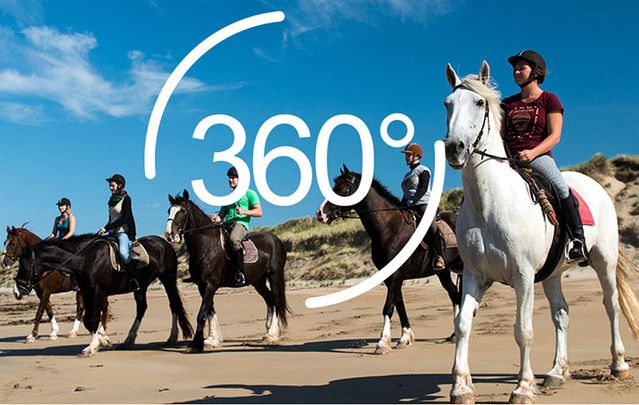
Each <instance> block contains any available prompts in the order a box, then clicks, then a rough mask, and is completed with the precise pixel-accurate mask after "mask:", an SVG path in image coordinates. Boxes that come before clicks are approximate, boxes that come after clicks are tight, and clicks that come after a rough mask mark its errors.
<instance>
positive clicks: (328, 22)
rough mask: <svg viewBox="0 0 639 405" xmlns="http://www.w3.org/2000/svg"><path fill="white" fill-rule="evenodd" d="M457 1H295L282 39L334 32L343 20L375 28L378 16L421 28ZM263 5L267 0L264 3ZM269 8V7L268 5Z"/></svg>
mask: <svg viewBox="0 0 639 405" xmlns="http://www.w3.org/2000/svg"><path fill="white" fill-rule="evenodd" d="M458 1H459V0H349V1H345V0H298V1H297V10H295V11H293V12H292V13H288V15H287V19H288V20H289V21H290V23H291V29H290V30H289V31H288V32H287V33H286V34H285V40H295V39H296V38H297V37H299V36H300V35H302V34H305V33H308V32H311V31H314V30H317V29H324V30H328V29H335V28H336V27H337V26H338V25H339V23H340V22H341V21H343V20H351V21H357V22H361V23H365V24H369V25H378V24H379V23H380V20H381V17H399V18H400V19H401V20H402V21H410V22H414V23H417V24H422V25H425V24H426V23H427V22H428V21H429V20H430V19H432V18H433V17H435V16H438V15H442V14H446V13H447V12H449V11H451V9H452V8H453V6H454V3H455V2H458ZM264 2H265V3H266V4H269V3H268V0H264ZM269 5H270V4H269Z"/></svg>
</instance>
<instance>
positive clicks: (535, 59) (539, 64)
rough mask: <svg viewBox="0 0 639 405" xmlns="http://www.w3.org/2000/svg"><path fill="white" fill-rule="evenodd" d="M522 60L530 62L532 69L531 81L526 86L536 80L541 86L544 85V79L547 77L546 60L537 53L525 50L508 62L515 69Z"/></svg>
mask: <svg viewBox="0 0 639 405" xmlns="http://www.w3.org/2000/svg"><path fill="white" fill-rule="evenodd" d="M520 60H523V61H526V62H528V63H529V64H530V67H531V69H532V74H531V75H530V79H529V80H528V82H527V83H525V84H528V83H530V82H532V81H533V80H535V79H537V82H538V83H539V84H542V83H543V82H544V78H545V77H546V61H545V60H544V58H543V57H542V56H541V55H540V54H538V53H537V52H535V51H531V50H530V49H526V50H523V51H521V52H519V53H518V54H517V55H513V56H511V57H510V58H508V62H509V63H510V64H511V65H512V66H513V67H515V64H516V63H517V62H518V61H520Z"/></svg>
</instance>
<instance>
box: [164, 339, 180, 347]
mask: <svg viewBox="0 0 639 405" xmlns="http://www.w3.org/2000/svg"><path fill="white" fill-rule="evenodd" d="M177 344H178V340H177V338H168V339H167V341H166V345H167V346H175V345H177Z"/></svg>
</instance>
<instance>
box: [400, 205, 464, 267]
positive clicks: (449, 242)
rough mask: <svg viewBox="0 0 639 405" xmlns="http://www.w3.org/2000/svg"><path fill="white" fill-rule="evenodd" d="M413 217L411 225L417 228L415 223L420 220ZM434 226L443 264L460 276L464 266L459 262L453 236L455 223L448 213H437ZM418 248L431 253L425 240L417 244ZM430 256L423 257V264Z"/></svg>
mask: <svg viewBox="0 0 639 405" xmlns="http://www.w3.org/2000/svg"><path fill="white" fill-rule="evenodd" d="M412 215H413V220H414V221H413V225H414V226H415V227H417V222H418V221H419V220H420V218H419V217H418V216H417V215H415V213H413V214H412ZM435 224H436V225H437V233H438V235H439V238H440V239H441V241H442V248H443V252H442V254H443V257H444V262H446V267H447V268H449V269H450V270H452V271H453V272H455V273H458V274H461V272H462V270H463V269H464V264H463V262H462V261H461V257H459V252H458V250H457V237H456V236H455V223H454V221H453V219H452V218H450V213H446V212H439V213H438V214H437V216H436V217H435ZM419 245H420V247H421V248H422V249H424V250H425V251H429V252H430V251H432V249H431V248H430V247H429V246H428V243H427V242H426V240H422V241H421V242H420V243H419ZM429 256H430V255H424V258H423V261H424V262H425V261H426V260H427V258H428V257H429Z"/></svg>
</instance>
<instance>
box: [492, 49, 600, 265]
mask: <svg viewBox="0 0 639 405" xmlns="http://www.w3.org/2000/svg"><path fill="white" fill-rule="evenodd" d="M508 62H509V63H510V64H511V65H512V67H513V76H514V79H515V84H517V85H518V86H519V87H520V89H521V91H520V92H519V93H517V94H515V95H513V96H510V97H508V98H506V99H504V100H503V101H502V109H503V110H504V114H505V125H504V129H503V133H502V137H503V139H504V143H505V144H506V147H507V149H508V151H509V153H510V155H511V156H513V157H515V158H516V159H518V160H519V162H518V165H519V166H523V167H531V168H532V169H533V170H535V171H537V172H539V173H542V174H543V175H544V176H546V177H547V178H548V180H549V181H550V182H551V183H552V184H553V185H554V187H555V188H556V189H557V192H558V193H559V198H560V200H561V210H562V214H563V216H564V218H565V220H566V223H567V225H568V232H569V234H570V237H571V241H570V242H569V250H568V258H567V261H568V263H571V262H574V261H581V260H585V259H586V258H587V252H586V242H585V239H584V230H583V226H582V223H581V217H580V216H579V201H578V200H577V198H576V197H575V196H574V195H573V194H572V192H571V191H570V190H569V188H568V185H567V184H566V181H565V180H564V178H563V176H562V175H561V172H560V171H559V168H558V167H557V164H556V163H555V161H554V159H553V157H552V153H551V149H552V148H553V147H554V146H555V145H557V143H559V139H560V138H561V129H562V124H563V112H564V108H563V106H562V105H561V102H560V101H559V98H558V97H557V96H556V95H555V94H553V93H550V92H547V91H544V90H542V89H541V88H540V87H539V85H540V84H542V83H543V82H544V78H545V76H546V62H545V61H544V59H543V58H542V56H541V55H540V54H538V53H537V52H535V51H531V50H524V51H521V52H519V53H518V54H516V55H513V56H511V57H510V58H508Z"/></svg>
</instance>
